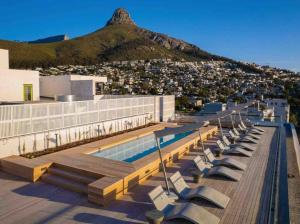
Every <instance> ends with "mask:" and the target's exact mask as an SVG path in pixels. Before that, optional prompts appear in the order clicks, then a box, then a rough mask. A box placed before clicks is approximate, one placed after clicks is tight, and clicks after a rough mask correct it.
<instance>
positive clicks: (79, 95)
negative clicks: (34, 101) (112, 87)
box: [40, 75, 107, 100]
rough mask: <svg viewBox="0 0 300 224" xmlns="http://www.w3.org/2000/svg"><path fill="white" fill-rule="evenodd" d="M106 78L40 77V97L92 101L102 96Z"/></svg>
mask: <svg viewBox="0 0 300 224" xmlns="http://www.w3.org/2000/svg"><path fill="white" fill-rule="evenodd" d="M106 82H107V78H106V77H100V76H83V75H59V76H53V75H52V76H41V77H40V89H41V91H40V92H41V93H40V94H41V96H43V97H50V98H55V96H64V95H74V96H75V97H76V99H77V100H93V99H95V95H103V84H104V83H106Z"/></svg>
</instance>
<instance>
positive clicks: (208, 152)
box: [204, 148, 247, 170]
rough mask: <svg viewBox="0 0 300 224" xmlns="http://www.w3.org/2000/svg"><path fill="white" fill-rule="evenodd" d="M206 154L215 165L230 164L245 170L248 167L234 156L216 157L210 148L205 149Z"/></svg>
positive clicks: (229, 165)
mask: <svg viewBox="0 0 300 224" xmlns="http://www.w3.org/2000/svg"><path fill="white" fill-rule="evenodd" d="M204 155H205V156H206V158H207V160H208V161H209V162H210V163H211V164H212V165H213V166H228V167H234V168H236V169H239V170H245V169H246V167H247V166H246V165H245V164H244V163H241V162H239V161H237V160H235V159H233V158H224V159H216V157H215V156H214V154H213V153H212V152H211V150H210V149H209V148H207V149H205V150H204Z"/></svg>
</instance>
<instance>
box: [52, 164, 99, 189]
mask: <svg viewBox="0 0 300 224" xmlns="http://www.w3.org/2000/svg"><path fill="white" fill-rule="evenodd" d="M48 173H50V174H53V175H55V176H60V177H63V178H65V179H69V180H73V181H75V182H79V183H82V184H85V185H88V184H90V183H92V182H94V181H96V180H97V178H93V177H89V176H84V175H82V174H79V173H75V172H72V171H67V170H62V169H60V168H57V167H50V168H49V169H48Z"/></svg>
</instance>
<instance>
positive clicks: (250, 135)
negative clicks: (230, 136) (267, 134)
mask: <svg viewBox="0 0 300 224" xmlns="http://www.w3.org/2000/svg"><path fill="white" fill-rule="evenodd" d="M232 130H233V132H234V134H235V135H237V136H240V137H250V138H253V139H256V140H259V139H260V137H259V136H257V135H254V134H249V133H247V134H244V135H242V134H241V133H239V131H238V130H236V128H233V129H232Z"/></svg>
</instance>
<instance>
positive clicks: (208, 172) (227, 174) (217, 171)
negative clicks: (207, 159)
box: [193, 156, 242, 181]
mask: <svg viewBox="0 0 300 224" xmlns="http://www.w3.org/2000/svg"><path fill="white" fill-rule="evenodd" d="M193 161H194V164H195V166H196V168H197V169H198V170H199V171H200V172H201V173H203V175H204V176H206V177H209V176H222V177H224V178H227V179H230V180H233V181H239V180H240V179H241V177H242V174H240V173H238V172H236V171H235V170H232V169H229V168H228V167H224V166H216V167H211V168H209V167H207V165H206V164H205V163H204V161H203V160H202V159H201V157H200V156H197V157H196V158H194V160H193Z"/></svg>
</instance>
